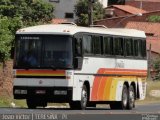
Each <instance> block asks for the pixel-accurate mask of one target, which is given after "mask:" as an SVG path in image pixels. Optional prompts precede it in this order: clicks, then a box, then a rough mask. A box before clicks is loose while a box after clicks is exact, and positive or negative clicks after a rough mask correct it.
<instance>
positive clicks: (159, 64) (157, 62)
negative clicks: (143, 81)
mask: <svg viewBox="0 0 160 120" xmlns="http://www.w3.org/2000/svg"><path fill="white" fill-rule="evenodd" d="M153 67H154V69H155V71H156V73H157V74H156V76H155V78H154V79H156V80H160V59H156V60H155V61H154V63H153Z"/></svg>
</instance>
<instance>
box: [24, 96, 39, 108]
mask: <svg viewBox="0 0 160 120" xmlns="http://www.w3.org/2000/svg"><path fill="white" fill-rule="evenodd" d="M26 102H27V106H28V108H29V109H35V108H36V107H37V105H36V101H35V100H34V99H30V98H29V99H27V100H26Z"/></svg>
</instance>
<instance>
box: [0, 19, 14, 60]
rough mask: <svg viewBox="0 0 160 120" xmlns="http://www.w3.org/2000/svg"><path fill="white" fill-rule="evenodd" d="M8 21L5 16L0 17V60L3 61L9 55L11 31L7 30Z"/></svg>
mask: <svg viewBox="0 0 160 120" xmlns="http://www.w3.org/2000/svg"><path fill="white" fill-rule="evenodd" d="M9 25H10V21H9V20H8V18H7V17H3V18H1V19H0V60H1V61H0V62H4V60H5V59H7V58H8V57H9V51H10V50H11V44H10V43H11V40H12V37H13V36H12V33H11V31H10V30H9Z"/></svg>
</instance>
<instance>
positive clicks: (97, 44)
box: [92, 36, 101, 54]
mask: <svg viewBox="0 0 160 120" xmlns="http://www.w3.org/2000/svg"><path fill="white" fill-rule="evenodd" d="M92 43H93V53H94V54H101V37H100V36H93V42H92Z"/></svg>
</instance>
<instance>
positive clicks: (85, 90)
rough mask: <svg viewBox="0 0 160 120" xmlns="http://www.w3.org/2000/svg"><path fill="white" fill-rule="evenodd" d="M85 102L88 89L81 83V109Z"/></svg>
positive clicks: (83, 107) (84, 106)
mask: <svg viewBox="0 0 160 120" xmlns="http://www.w3.org/2000/svg"><path fill="white" fill-rule="evenodd" d="M87 102H88V91H87V87H86V85H83V87H82V92H81V101H80V104H81V109H82V110H84V109H85V108H86V106H87Z"/></svg>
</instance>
